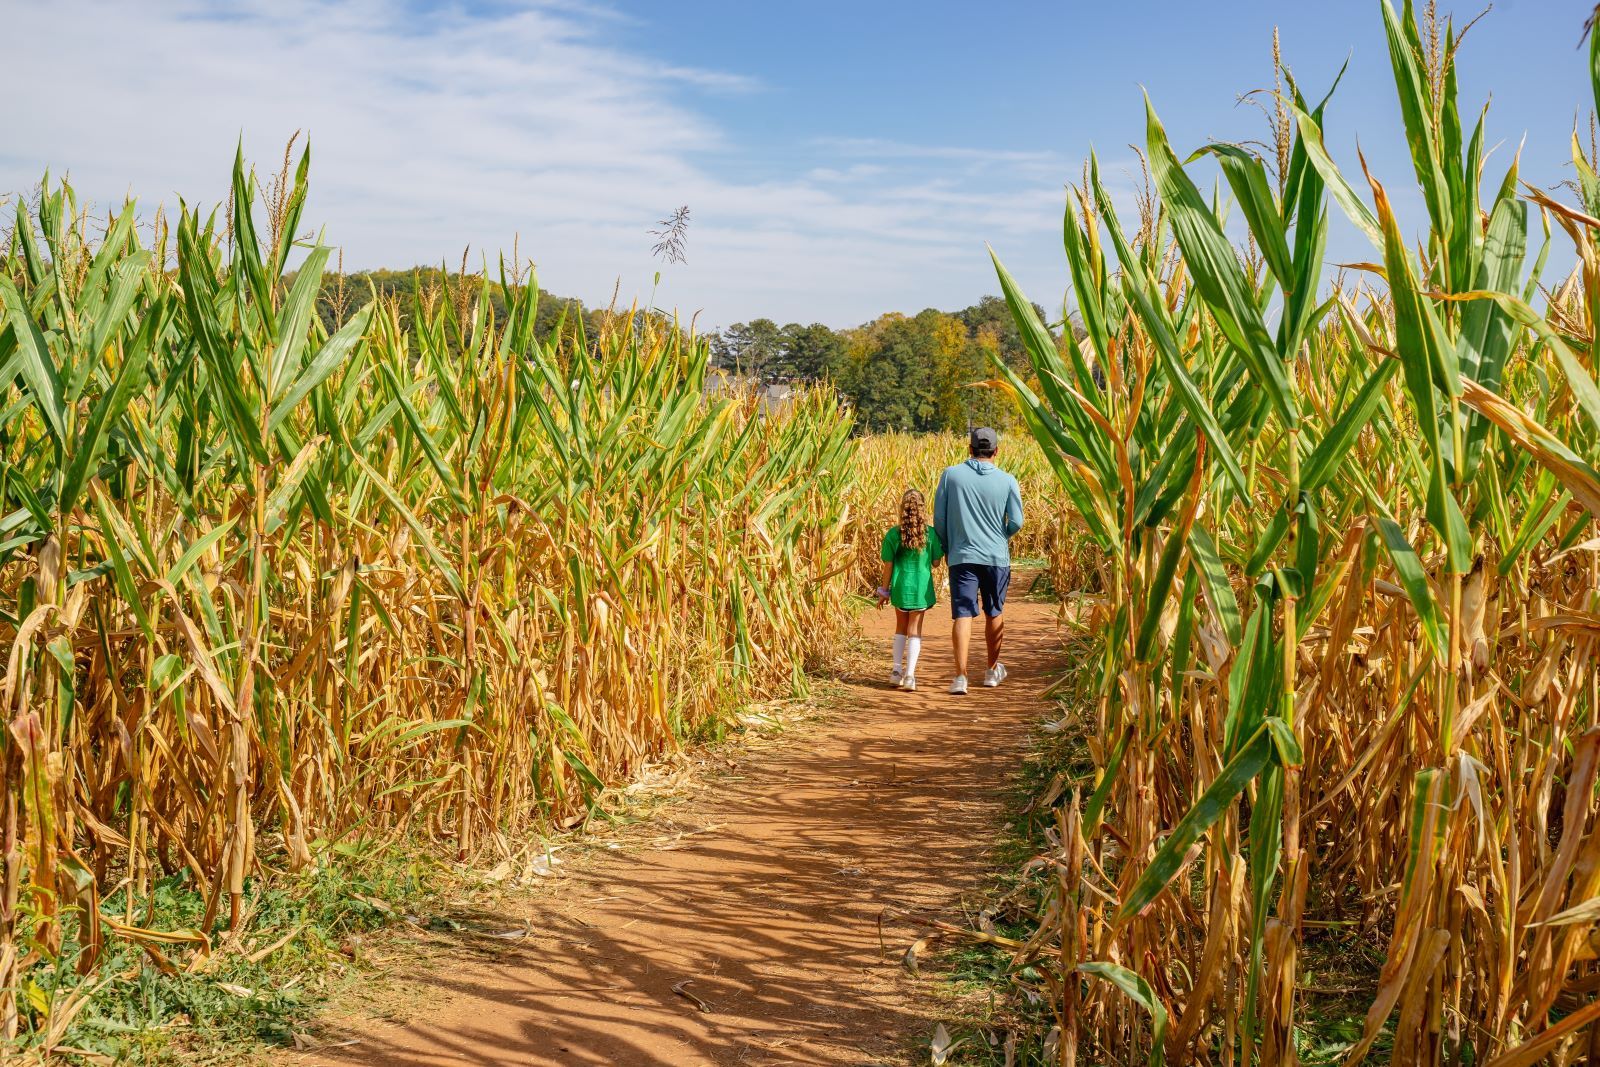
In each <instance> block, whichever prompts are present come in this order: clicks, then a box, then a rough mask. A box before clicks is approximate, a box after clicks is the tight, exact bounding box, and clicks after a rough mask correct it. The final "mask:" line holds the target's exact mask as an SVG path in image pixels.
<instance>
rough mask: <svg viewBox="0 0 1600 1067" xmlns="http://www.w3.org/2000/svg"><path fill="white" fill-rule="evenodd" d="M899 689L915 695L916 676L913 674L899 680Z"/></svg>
mask: <svg viewBox="0 0 1600 1067" xmlns="http://www.w3.org/2000/svg"><path fill="white" fill-rule="evenodd" d="M900 688H901V689H904V690H905V691H906V692H908V693H915V692H916V691H917V676H916V675H914V674H908V675H906V676H905V677H904V678H902V679H900Z"/></svg>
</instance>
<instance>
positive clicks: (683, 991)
mask: <svg viewBox="0 0 1600 1067" xmlns="http://www.w3.org/2000/svg"><path fill="white" fill-rule="evenodd" d="M693 981H694V979H693V978H685V979H683V980H682V981H678V982H674V983H672V991H673V992H674V993H676V994H678V996H680V997H682V998H683V999H684V1000H687V1001H689V1002H690V1003H692V1004H693V1005H694V1006H695V1007H697V1008H699V1009H700V1010H701V1011H703V1012H706V1013H708V1014H709V1013H710V1011H711V1005H709V1004H707V1003H706V1002H705V1001H703V1000H701V999H700V998H699V997H697V996H695V995H694V994H693V993H691V992H689V990H688V989H687V988H686V987H687V986H688V985H689V983H691V982H693Z"/></svg>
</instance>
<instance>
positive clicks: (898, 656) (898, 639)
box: [894, 634, 906, 670]
mask: <svg viewBox="0 0 1600 1067" xmlns="http://www.w3.org/2000/svg"><path fill="white" fill-rule="evenodd" d="M905 656H906V635H905V634H895V635H894V669H895V670H899V669H900V664H902V663H904V662H905Z"/></svg>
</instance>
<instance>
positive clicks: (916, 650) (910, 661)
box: [906, 637, 922, 677]
mask: <svg viewBox="0 0 1600 1067" xmlns="http://www.w3.org/2000/svg"><path fill="white" fill-rule="evenodd" d="M920 655H922V638H920V637H908V638H906V673H907V674H909V675H912V676H913V677H914V676H915V675H916V673H917V657H918V656H920Z"/></svg>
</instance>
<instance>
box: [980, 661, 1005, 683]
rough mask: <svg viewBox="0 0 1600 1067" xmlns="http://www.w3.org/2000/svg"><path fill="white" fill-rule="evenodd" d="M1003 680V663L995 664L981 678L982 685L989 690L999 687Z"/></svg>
mask: <svg viewBox="0 0 1600 1067" xmlns="http://www.w3.org/2000/svg"><path fill="white" fill-rule="evenodd" d="M1005 680H1006V665H1005V664H1004V663H996V664H995V665H994V666H993V667H990V668H989V669H988V671H986V672H985V673H984V676H983V684H984V685H985V686H987V687H988V688H990V689H993V688H994V687H995V686H997V685H999V684H1000V683H1001V682H1003V681H1005Z"/></svg>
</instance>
